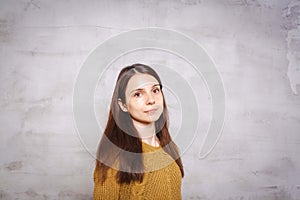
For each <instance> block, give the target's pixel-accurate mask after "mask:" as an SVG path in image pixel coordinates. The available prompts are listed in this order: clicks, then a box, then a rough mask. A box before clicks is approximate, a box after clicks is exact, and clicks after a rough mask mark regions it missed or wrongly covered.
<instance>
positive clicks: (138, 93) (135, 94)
mask: <svg viewBox="0 0 300 200" xmlns="http://www.w3.org/2000/svg"><path fill="white" fill-rule="evenodd" d="M140 96H142V94H141V93H140V92H137V93H134V97H140Z"/></svg>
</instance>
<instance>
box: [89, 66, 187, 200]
mask: <svg viewBox="0 0 300 200" xmlns="http://www.w3.org/2000/svg"><path fill="white" fill-rule="evenodd" d="M183 175H184V171H183V166H182V162H181V159H180V156H179V152H178V149H177V146H176V145H175V144H174V142H173V141H172V139H171V136H170V134H169V131H168V111H167V106H166V102H165V99H164V95H163V91H162V83H161V80H160V78H159V76H158V75H157V73H156V72H155V71H154V70H153V69H152V68H151V67H149V66H147V65H143V64H134V65H131V66H128V67H125V68H123V69H122V70H121V72H120V74H119V76H118V79H117V83H116V86H115V89H114V93H113V96H112V101H111V105H110V111H109V116H108V121H107V125H106V128H105V130H104V134H103V136H102V139H101V141H100V144H99V147H98V151H97V161H96V167H95V171H94V183H95V185H94V199H105V200H109V199H112V200H114V199H124V200H130V199H164V200H167V199H170V200H177V199H181V179H182V177H183Z"/></svg>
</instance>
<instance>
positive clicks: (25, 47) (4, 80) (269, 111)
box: [0, 0, 300, 200]
mask: <svg viewBox="0 0 300 200" xmlns="http://www.w3.org/2000/svg"><path fill="white" fill-rule="evenodd" d="M299 22H300V1H296V0H291V1H287V0H284V1H282V0H274V1H269V0H223V1H221V0H220V1H217V0H213V1H208V0H181V1H179V0H176V1H175V0H174V1H170V0H169V1H158V0H154V1H129V0H128V1H127V0H126V1H96V0H90V1H78V0H77V1H60V0H57V1H50V0H49V1H41V0H23V1H17V0H0V44H1V49H0V52H1V53H0V92H1V95H0V110H1V113H0V122H1V126H0V199H91V198H92V190H93V179H92V173H93V167H94V158H93V157H92V156H91V155H90V153H89V152H87V150H86V149H85V148H84V147H83V145H82V144H81V142H80V139H79V137H78V135H77V133H76V130H75V125H74V121H73V113H72V92H73V86H74V83H75V81H76V76H77V74H78V72H79V70H80V68H81V65H82V63H83V62H84V60H85V59H86V58H87V56H88V55H89V53H90V52H91V51H92V50H93V49H94V48H95V47H96V46H97V45H99V44H101V43H102V42H103V41H105V40H107V39H108V38H110V37H112V36H114V35H116V34H119V33H121V32H123V31H129V30H132V29H136V28H142V27H161V28H167V29H173V30H177V31H179V32H181V33H183V34H186V35H188V36H189V37H191V38H193V39H194V40H195V41H196V42H198V43H199V44H200V45H201V46H202V47H203V48H204V49H205V50H206V51H207V53H208V54H209V56H211V58H212V59H213V60H214V62H215V64H216V67H217V69H218V70H219V72H220V75H221V77H222V79H223V82H224V87H225V90H226V102H227V106H226V109H227V115H226V120H225V125H224V129H223V132H222V135H221V137H220V140H219V142H218V143H217V145H216V146H215V148H214V150H213V151H212V152H211V153H210V154H209V156H207V157H206V158H204V159H199V157H198V153H199V146H200V144H201V139H196V140H195V142H194V143H193V145H192V146H191V148H190V149H189V150H188V151H187V152H186V153H185V154H184V155H183V160H184V165H185V170H186V176H185V178H184V180H183V188H182V189H183V199H204V200H206V199H207V200H254V199H255V200H256V199H262V200H285V199H291V200H299V199H300V158H299V153H300V96H299V92H300V91H299V84H300V30H299V27H300V25H299V24H300V23H299ZM128 60H130V59H129V58H128V59H127V61H128ZM107 92H109V90H108V89H107ZM100 96H101V95H100ZM96 104H97V103H96ZM98 104H99V102H98ZM203 109H205V108H203ZM99 115H100V114H99ZM171 123H172V122H171Z"/></svg>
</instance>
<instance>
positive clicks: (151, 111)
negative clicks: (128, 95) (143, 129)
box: [144, 108, 157, 113]
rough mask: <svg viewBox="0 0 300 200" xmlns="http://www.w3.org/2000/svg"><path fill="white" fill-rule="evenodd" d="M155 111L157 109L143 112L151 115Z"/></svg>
mask: <svg viewBox="0 0 300 200" xmlns="http://www.w3.org/2000/svg"><path fill="white" fill-rule="evenodd" d="M155 111H157V108H154V109H150V110H147V111H144V112H145V113H153V112H155Z"/></svg>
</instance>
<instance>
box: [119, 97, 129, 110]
mask: <svg viewBox="0 0 300 200" xmlns="http://www.w3.org/2000/svg"><path fill="white" fill-rule="evenodd" d="M118 104H119V106H120V108H121V110H123V112H127V111H128V110H127V108H126V104H123V102H122V100H121V99H120V98H118Z"/></svg>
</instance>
